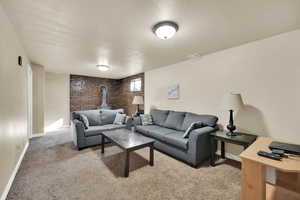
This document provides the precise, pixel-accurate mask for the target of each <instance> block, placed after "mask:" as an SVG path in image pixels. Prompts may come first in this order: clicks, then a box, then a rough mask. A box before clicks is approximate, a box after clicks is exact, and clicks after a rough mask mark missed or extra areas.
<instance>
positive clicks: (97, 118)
mask: <svg viewBox="0 0 300 200" xmlns="http://www.w3.org/2000/svg"><path fill="white" fill-rule="evenodd" d="M117 113H123V109H118V110H103V109H97V110H83V111H77V112H73V113H72V120H71V127H72V135H73V142H74V145H75V146H76V147H77V149H78V150H81V149H83V148H85V147H90V146H95V145H99V144H101V139H102V136H101V133H102V132H103V131H106V130H114V129H119V128H128V129H130V128H131V127H132V118H131V117H128V116H127V117H126V120H125V123H124V124H122V125H117V124H113V122H114V120H115V117H116V114H117ZM80 114H84V115H85V116H86V117H87V119H88V121H89V127H88V128H87V127H85V126H84V123H83V121H82V120H81V118H80Z"/></svg>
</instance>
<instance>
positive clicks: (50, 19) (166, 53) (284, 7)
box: [0, 0, 300, 78]
mask: <svg viewBox="0 0 300 200" xmlns="http://www.w3.org/2000/svg"><path fill="white" fill-rule="evenodd" d="M0 2H1V4H2V6H3V8H4V10H5V11H6V13H7V15H8V16H9V18H10V19H11V21H12V23H13V24H14V26H15V29H16V30H17V32H18V34H19V36H20V38H21V40H22V42H23V44H24V46H25V50H26V52H27V54H28V56H29V58H30V59H31V61H32V62H33V63H37V64H41V65H43V66H45V68H46V70H47V71H52V72H66V73H73V74H81V75H91V76H100V77H109V78H122V77H126V76H129V75H132V74H136V73H139V72H142V71H147V70H150V69H153V68H158V67H161V66H165V65H169V64H173V63H176V62H179V61H183V60H186V59H189V58H191V57H193V55H194V56H201V55H204V54H207V53H211V52H215V51H218V50H221V49H225V48H230V47H233V46H237V45H241V44H243V43H247V42H250V41H254V40H258V39H263V38H266V37H269V36H272V35H276V34H279V33H282V32H287V31H291V30H295V29H298V28H300V1H299V0H223V1H221V0H0ZM161 20H173V21H176V22H177V23H178V24H179V31H178V33H177V34H176V35H175V36H174V37H173V38H172V39H170V40H159V39H158V38H156V37H155V35H154V34H153V33H152V32H151V27H152V26H153V25H154V24H155V23H157V22H159V21H161ZM96 64H109V65H110V66H111V70H110V71H108V72H100V71H98V70H97V69H96V67H95V66H96Z"/></svg>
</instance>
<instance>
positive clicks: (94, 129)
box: [85, 124, 126, 137]
mask: <svg viewBox="0 0 300 200" xmlns="http://www.w3.org/2000/svg"><path fill="white" fill-rule="evenodd" d="M125 127H126V125H124V124H122V125H117V124H106V125H103V126H90V127H89V128H88V129H86V130H85V136H87V137H89V136H95V135H100V134H101V133H102V132H103V131H109V130H114V129H119V128H125Z"/></svg>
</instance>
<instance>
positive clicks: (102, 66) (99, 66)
mask: <svg viewBox="0 0 300 200" xmlns="http://www.w3.org/2000/svg"><path fill="white" fill-rule="evenodd" d="M96 67H97V69H98V70H99V71H102V72H106V71H108V70H109V69H110V67H109V66H108V65H96Z"/></svg>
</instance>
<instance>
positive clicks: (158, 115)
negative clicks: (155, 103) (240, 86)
mask: <svg viewBox="0 0 300 200" xmlns="http://www.w3.org/2000/svg"><path fill="white" fill-rule="evenodd" d="M168 114H169V111H168V110H159V109H151V111H150V115H151V116H152V119H153V123H154V124H156V125H160V126H163V125H164V123H165V121H166V119H167V117H168Z"/></svg>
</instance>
